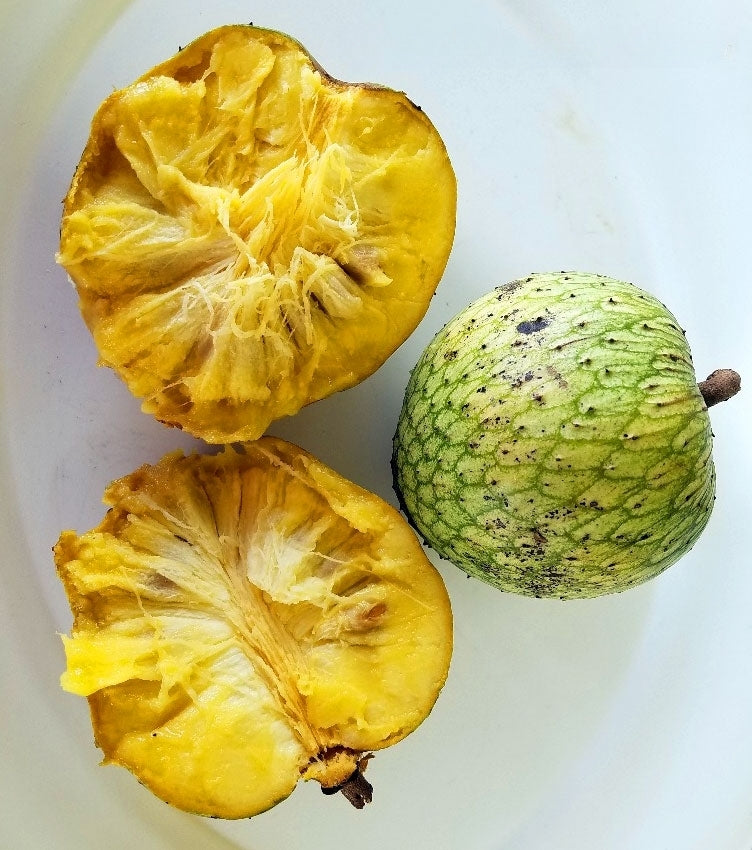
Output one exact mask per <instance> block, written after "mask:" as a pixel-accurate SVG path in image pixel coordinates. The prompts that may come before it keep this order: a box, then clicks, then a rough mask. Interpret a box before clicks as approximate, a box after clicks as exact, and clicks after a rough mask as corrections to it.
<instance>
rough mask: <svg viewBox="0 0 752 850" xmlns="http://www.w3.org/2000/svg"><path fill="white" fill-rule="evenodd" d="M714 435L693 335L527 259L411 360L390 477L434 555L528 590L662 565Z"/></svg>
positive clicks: (696, 530) (630, 579)
mask: <svg viewBox="0 0 752 850" xmlns="http://www.w3.org/2000/svg"><path fill="white" fill-rule="evenodd" d="M711 443H712V435H711V431H710V422H709V419H708V416H707V412H706V407H705V404H704V401H703V398H702V396H701V394H700V392H699V390H698V387H697V382H696V377H695V374H694V369H693V366H692V362H691V356H690V353H689V348H688V346H687V343H686V339H685V337H684V333H683V331H682V330H681V328H680V326H679V324H678V322H677V321H676V319H675V318H674V317H673V315H672V314H671V313H670V312H669V311H668V310H667V309H666V307H665V306H664V305H663V304H661V303H660V302H659V301H658V300H657V299H655V298H654V297H653V296H651V295H649V294H648V293H646V292H644V291H642V290H640V289H638V288H637V287H635V286H633V285H632V284H629V283H625V282H622V281H615V280H613V279H611V278H607V277H603V276H596V275H588V274H581V273H575V272H570V273H566V272H562V273H557V274H539V275H532V276H530V277H528V278H526V279H521V280H518V281H514V282H512V283H511V284H508V285H506V286H503V287H499V288H497V289H496V290H494V291H492V292H490V293H488V294H487V295H485V296H484V297H481V298H480V299H479V300H478V301H476V302H474V303H473V304H472V305H470V306H469V307H468V308H467V309H465V310H464V311H462V312H461V313H460V314H459V315H458V316H456V317H455V318H454V319H452V320H451V321H450V322H449V323H448V324H447V325H446V326H445V327H444V328H443V329H442V330H441V331H440V332H439V333H438V334H437V335H436V337H435V338H434V339H433V340H432V342H431V343H430V344H429V345H428V347H427V348H426V350H425V352H424V353H423V355H422V356H421V358H420V359H419V361H418V364H417V365H416V367H415V369H414V370H413V372H412V374H411V376H410V380H409V383H408V386H407V390H406V393H405V400H404V404H403V408H402V411H401V414H400V419H399V424H398V428H397V431H396V435H395V440H394V455H393V469H394V471H395V488H396V490H397V492H398V493H399V496H400V499H401V504H402V505H403V508H404V510H405V512H406V513H407V515H408V517H409V518H410V521H411V522H412V523H413V525H414V526H415V528H416V529H417V530H418V531H419V533H420V534H421V535H423V537H424V538H425V540H426V542H427V543H428V544H430V545H431V546H432V547H433V548H434V549H435V550H436V551H437V552H438V553H439V554H440V555H441V556H442V557H444V558H447V559H448V560H450V561H452V562H453V563H455V564H456V565H457V566H459V567H461V568H462V569H463V570H465V571H466V572H468V573H469V574H472V575H474V576H476V577H478V578H481V579H482V580H484V581H486V582H488V583H490V584H492V585H493V586H495V587H497V588H499V589H501V590H505V591H511V592H517V593H523V594H526V595H531V596H552V597H560V598H566V599H569V598H579V597H591V596H597V595H601V594H603V593H613V592H618V591H622V590H625V589H627V588H629V587H632V586H634V585H637V584H640V583H642V582H644V581H647V580H648V579H650V578H652V577H654V576H656V575H658V574H659V573H660V572H662V571H663V570H664V569H666V568H667V567H668V566H670V565H671V564H672V563H674V562H675V561H676V560H677V559H678V558H679V557H681V555H683V554H684V553H685V552H686V551H687V550H688V549H689V548H691V546H692V545H693V544H694V542H695V541H696V540H697V538H698V537H699V535H700V534H701V532H702V530H703V528H704V527H705V525H706V523H707V521H708V518H709V516H710V512H711V510H712V506H713V500H714V491H715V471H714V467H713V462H712V457H711Z"/></svg>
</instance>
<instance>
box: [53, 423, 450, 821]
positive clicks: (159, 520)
mask: <svg viewBox="0 0 752 850" xmlns="http://www.w3.org/2000/svg"><path fill="white" fill-rule="evenodd" d="M106 502H107V503H108V504H110V505H112V506H113V509H112V510H110V511H109V512H108V514H107V516H106V517H105V519H104V521H103V522H102V524H101V525H100V526H99V528H97V529H95V530H93V531H90V532H88V533H87V534H84V535H82V536H80V537H79V536H77V535H76V534H75V533H74V532H64V533H63V535H62V536H61V538H60V541H59V542H58V544H57V546H56V547H55V558H56V562H57V565H58V570H59V573H60V576H61V578H62V580H63V583H64V585H65V588H66V591H67V594H68V598H69V601H70V603H71V607H72V609H73V612H74V614H75V621H74V625H73V629H72V634H71V637H66V638H64V642H65V649H66V656H67V671H66V673H65V674H64V675H63V678H62V684H63V686H64V687H65V688H66V689H67V690H69V691H72V692H73V693H77V694H80V695H83V696H87V697H88V698H89V703H90V707H91V714H92V722H93V725H94V731H95V736H96V741H97V744H98V745H99V746H100V747H101V748H102V750H103V751H104V753H105V757H106V760H108V761H112V762H116V763H119V764H122V765H125V766H126V767H128V768H130V769H131V770H132V771H133V772H134V773H135V774H136V775H137V776H138V777H139V778H140V779H141V781H143V782H144V783H145V784H146V785H147V786H148V787H150V788H151V789H152V790H153V791H154V792H155V793H156V794H158V795H159V796H160V797H162V798H163V799H165V800H167V801H168V802H171V803H173V804H174V805H176V806H178V807H180V808H184V809H187V810H189V811H194V812H199V813H202V814H211V815H218V816H221V817H245V816H250V815H253V814H256V813H258V812H260V811H263V810H264V809H267V808H269V807H270V806H272V805H274V804H275V803H276V802H278V801H279V800H281V799H283V798H284V797H286V796H287V795H288V794H289V793H290V792H291V791H292V790H293V788H294V787H295V784H296V782H297V781H298V780H299V779H300V778H301V777H304V778H315V779H318V780H319V781H320V782H321V783H322V785H324V786H332V785H337V784H339V783H341V782H343V781H344V780H345V779H347V778H348V776H349V775H350V774H351V773H352V772H353V771H354V770H355V767H356V765H357V762H358V760H359V758H360V757H361V755H362V753H363V752H366V751H368V750H375V749H379V748H382V747H386V746H389V745H390V744H393V743H395V742H396V741H398V740H400V739H401V738H403V737H404V736H405V735H407V734H408V733H409V732H411V731H412V730H413V729H415V727H416V726H418V724H419V723H420V722H421V721H422V720H423V719H424V718H425V717H426V715H427V714H428V712H429V711H430V709H431V707H432V705H433V703H434V701H435V699H436V697H437V695H438V693H439V690H440V689H441V687H442V685H443V682H444V680H445V677H446V674H447V669H448V665H449V659H450V655H451V644H452V637H451V613H450V608H449V602H448V598H447V595H446V591H445V589H444V585H443V583H442V581H441V578H440V576H439V575H438V573H437V572H436V570H435V569H434V568H433V567H432V565H431V564H430V562H429V561H428V560H427V559H426V557H425V555H424V554H423V551H422V549H421V547H420V545H419V543H418V542H417V540H416V538H415V536H414V534H413V533H412V531H411V530H410V529H409V527H408V526H407V525H406V523H405V522H404V520H403V519H402V518H401V517H400V515H399V514H398V513H397V512H396V511H394V510H393V509H392V508H391V507H389V506H388V505H386V504H385V503H384V502H382V501H381V500H380V499H378V498H377V497H376V496H374V495H372V494H370V493H367V492H366V491H363V490H361V489H360V488H358V487H356V486H355V485H354V484H351V483H350V482H347V481H345V480H344V479H342V478H341V477H340V476H338V475H336V474H335V473H333V472H332V471H331V470H329V469H327V468H326V467H325V466H323V464H321V463H320V462H318V461H316V460H315V459H313V458H312V457H311V456H310V455H308V454H306V453H305V452H303V451H302V450H301V449H298V448H296V447H294V446H291V445H290V444H287V443H284V442H283V441H280V440H276V439H272V438H264V439H262V440H260V441H258V442H257V443H252V444H249V445H248V446H247V447H246V450H245V453H243V454H238V453H236V452H234V451H231V450H228V451H226V452H225V453H223V454H220V455H218V456H215V457H208V456H207V457H201V456H195V455H194V456H191V457H189V458H185V457H183V456H182V455H181V454H174V455H168V456H167V457H166V458H164V459H163V460H162V461H161V462H160V463H159V464H157V465H156V466H152V467H149V466H146V467H142V468H141V469H140V470H138V471H137V472H135V473H133V474H132V475H130V476H128V477H127V478H124V479H121V480H120V481H117V482H115V483H114V484H112V485H111V486H110V488H109V489H108V491H107V493H106Z"/></svg>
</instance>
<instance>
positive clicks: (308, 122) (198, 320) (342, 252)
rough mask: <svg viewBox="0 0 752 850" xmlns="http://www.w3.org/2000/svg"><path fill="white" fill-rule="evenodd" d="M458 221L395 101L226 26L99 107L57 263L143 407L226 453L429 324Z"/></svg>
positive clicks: (433, 135) (423, 137) (302, 54)
mask: <svg viewBox="0 0 752 850" xmlns="http://www.w3.org/2000/svg"><path fill="white" fill-rule="evenodd" d="M455 212H456V181H455V176H454V172H453V170H452V167H451V164H450V162H449V157H448V155H447V151H446V148H445V147H444V144H443V142H442V140H441V138H440V136H439V134H438V132H437V131H436V129H435V127H434V126H433V125H432V123H431V122H430V120H429V119H428V117H427V116H426V115H425V114H424V113H423V112H422V111H421V109H420V108H419V107H417V106H416V105H415V104H413V103H412V102H411V101H410V100H409V99H408V98H407V97H406V96H405V95H404V94H403V93H401V92H396V91H392V90H390V89H387V88H384V87H381V86H376V85H370V84H367V85H366V84H363V85H357V84H349V83H343V82H340V81H339V80H335V79H333V78H332V77H330V76H329V75H327V74H326V73H325V72H324V71H323V69H322V68H321V66H320V65H318V64H317V63H316V62H315V61H314V60H313V59H312V58H311V56H310V55H309V54H308V53H307V52H306V51H305V50H304V49H303V47H302V46H301V45H300V44H299V43H298V42H296V41H294V40H293V39H291V38H289V37H288V36H286V35H283V34H281V33H277V32H272V31H270V30H264V29H259V28H256V27H249V26H227V27H221V28H219V29H216V30H213V31H212V32H209V33H206V34H205V35H203V36H202V37H201V38H199V39H197V40H196V41H194V42H193V43H191V44H190V45H188V46H187V47H185V48H184V49H182V50H181V51H180V52H179V53H178V54H177V55H175V56H174V57H173V58H171V59H169V60H168V61H166V62H164V63H163V64H161V65H158V66H157V67H156V68H153V69H152V70H151V71H149V72H147V73H146V74H144V76H142V77H141V78H140V79H139V80H137V81H136V82H135V83H133V84H132V85H129V86H127V87H126V88H124V89H122V90H120V91H116V92H113V94H111V95H110V96H109V97H108V98H107V99H106V100H105V101H104V103H103V104H102V105H101V107H100V108H99V110H98V111H97V113H96V115H95V117H94V120H93V122H92V127H91V134H90V136H89V140H88V143H87V145H86V148H85V150H84V152H83V155H82V157H81V161H80V164H79V166H78V168H77V170H76V173H75V176H74V178H73V182H72V184H71V187H70V190H69V192H68V194H67V196H66V198H65V204H64V209H63V218H62V225H61V238H60V251H59V254H58V260H59V262H60V263H61V264H62V265H63V266H64V267H65V269H66V270H67V271H68V273H69V275H70V277H71V278H72V280H73V282H74V283H75V286H76V289H77V291H78V295H79V301H80V307H81V312H82V314H83V318H84V320H85V321H86V324H87V326H88V327H89V330H90V331H91V333H92V335H93V338H94V341H95V343H96V346H97V349H98V351H99V356H100V362H101V363H102V364H104V365H106V366H110V367H111V368H112V369H114V370H115V371H116V372H117V373H118V375H119V376H120V377H121V378H122V379H123V380H124V382H125V383H126V384H127V386H128V387H129V389H130V390H131V391H132V392H133V394H134V395H136V396H137V397H139V398H142V399H143V409H144V410H145V411H147V412H149V413H152V414H154V415H155V416H156V417H157V418H158V419H159V420H160V421H162V422H164V423H166V424H169V425H174V426H176V427H179V428H183V429H185V430H186V431H189V432H190V433H192V434H194V435H196V436H198V437H201V438H203V439H204V440H207V441H208V442H212V443H229V442H233V441H238V440H253V439H256V438H257V437H259V436H261V434H262V433H264V431H265V429H266V428H267V426H268V425H269V424H270V423H271V422H272V421H273V420H275V419H279V418H280V417H283V416H289V415H291V414H293V413H296V412H297V411H298V410H299V409H300V408H301V407H302V406H303V405H306V404H308V403H310V402H312V401H315V400H317V399H320V398H323V397H325V396H327V395H329V394H331V393H333V392H336V391H338V390H342V389H345V388H347V387H350V386H353V385H354V384H356V383H358V382H359V381H361V380H363V379H364V378H365V377H367V376H368V375H370V374H371V373H372V372H373V371H374V370H376V369H377V368H378V367H379V366H380V365H381V364H382V363H383V362H384V361H385V360H386V359H387V357H388V356H389V355H390V354H391V353H392V352H393V351H394V350H395V349H396V348H397V346H399V345H400V344H401V343H402V342H403V341H404V340H405V339H406V337H407V336H408V335H409V334H410V333H411V332H412V331H413V329H414V328H415V326H416V325H417V324H418V322H419V321H420V319H421V318H422V317H423V315H424V313H425V311H426V308H427V307H428V304H429V302H430V299H431V296H432V295H433V292H434V290H435V288H436V285H437V284H438V281H439V279H440V277H441V275H442V273H443V271H444V266H445V264H446V261H447V258H448V256H449V251H450V248H451V245H452V240H453V237H454V225H455Z"/></svg>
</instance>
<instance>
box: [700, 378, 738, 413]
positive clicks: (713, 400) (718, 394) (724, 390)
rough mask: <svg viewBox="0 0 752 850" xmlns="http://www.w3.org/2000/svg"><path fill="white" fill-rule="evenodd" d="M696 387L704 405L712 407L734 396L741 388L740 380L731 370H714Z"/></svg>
mask: <svg viewBox="0 0 752 850" xmlns="http://www.w3.org/2000/svg"><path fill="white" fill-rule="evenodd" d="M697 386H698V388H699V390H700V393H701V394H702V397H703V398H704V399H705V404H706V405H707V406H708V407H712V406H713V405H714V404H719V403H720V402H722V401H727V400H728V399H730V398H731V397H732V396H735V395H736V394H737V393H738V392H739V390H740V389H741V387H742V379H741V377H740V376H739V373H738V372H735V371H734V370H733V369H716V370H715V372H712V373H711V374H710V375H708V377H707V378H706V379H705V380H704V381H700V383H699V384H698V385H697Z"/></svg>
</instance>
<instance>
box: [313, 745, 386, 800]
mask: <svg viewBox="0 0 752 850" xmlns="http://www.w3.org/2000/svg"><path fill="white" fill-rule="evenodd" d="M372 757H373V756H372V754H370V753H369V754H368V755H367V756H364V757H363V758H362V759H361V760H360V761H359V762H358V766H357V767H356V768H355V770H354V771H353V772H352V773H351V774H350V775H349V776H348V777H347V779H345V781H344V782H341V783H340V784H339V785H335V786H333V787H332V788H324V787H322V788H321V790H322V791H323V792H324V794H336V793H337V792H338V791H341V792H342V793H343V795H344V796H345V797H346V799H347V800H348V801H349V802H350V803H352V805H353V806H355V808H356V809H362V808H363V807H364V806H365V804H366V803H370V802H371V800H373V785H371V783H370V782H369V781H368V780H367V779H366V778H365V776H363V772H364V771H365V769H366V765H367V764H368V762H369V760H370V759H371V758H372Z"/></svg>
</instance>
